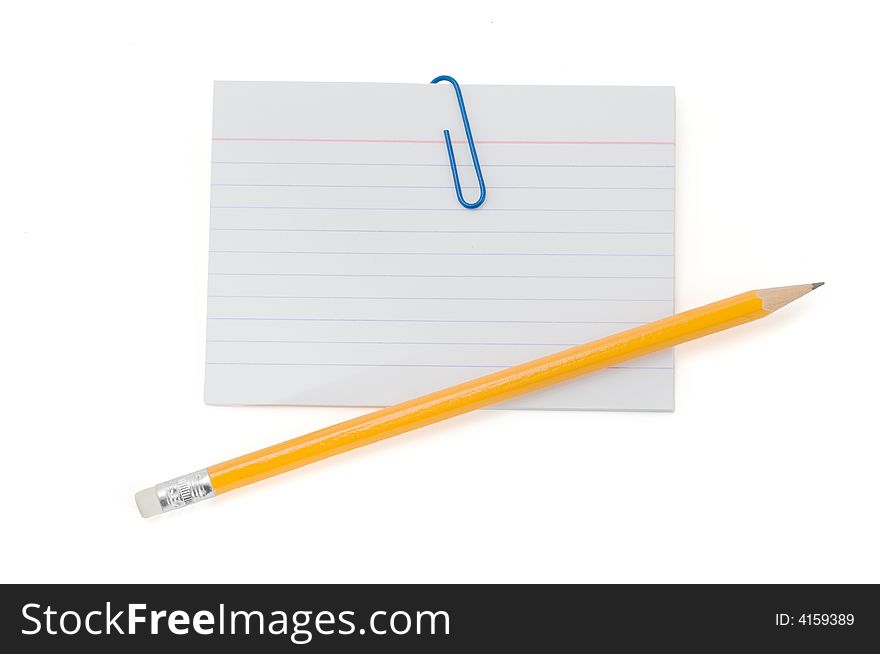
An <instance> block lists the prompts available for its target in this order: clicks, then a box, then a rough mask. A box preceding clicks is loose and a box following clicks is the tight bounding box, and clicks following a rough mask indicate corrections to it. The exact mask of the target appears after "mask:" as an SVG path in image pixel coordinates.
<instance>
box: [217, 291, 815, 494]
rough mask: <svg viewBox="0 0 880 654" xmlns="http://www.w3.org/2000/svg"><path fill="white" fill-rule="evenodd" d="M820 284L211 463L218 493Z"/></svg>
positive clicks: (711, 326) (767, 308)
mask: <svg viewBox="0 0 880 654" xmlns="http://www.w3.org/2000/svg"><path fill="white" fill-rule="evenodd" d="M820 285H821V283H818V284H801V285H799V286H784V287H779V288H767V289H761V290H758V291H748V292H746V293H742V294H740V295H735V296H733V297H730V298H727V299H725V300H720V301H718V302H713V303H712V304H707V305H706V306H703V307H699V308H697V309H691V310H690V311H685V312H683V313H678V314H675V315H673V316H669V317H668V318H663V319H662V320H658V321H656V322H652V323H649V324H646V325H640V326H639V327H634V328H633V329H629V330H627V331H624V332H620V333H618V334H613V335H611V336H607V337H605V338H601V339H598V340H596V341H592V342H590V343H586V344H584V345H578V346H575V347H572V348H569V349H566V350H562V351H561V352H556V353H554V354H551V355H549V356H545V357H543V358H540V359H536V360H534V361H529V362H527V363H523V364H520V365H518V366H513V367H512V368H508V369H506V370H501V371H498V372H494V373H491V374H488V375H484V376H483V377H478V378H477V379H472V380H470V381H467V382H464V383H461V384H458V385H456V386H452V387H450V388H447V389H444V390H440V391H436V392H434V393H429V394H427V395H423V396H422V397H418V398H415V399H413V400H409V401H407V402H403V403H401V404H397V405H395V406H391V407H387V408H384V409H379V410H378V411H374V412H372V413H368V414H366V415H363V416H360V417H357V418H354V419H352V420H348V421H346V422H342V423H340V424H338V425H333V426H332V427H327V428H325V429H321V430H319V431H316V432H312V433H311V434H306V435H305V436H300V437H299V438H294V439H291V440H289V441H285V442H283V443H279V444H277V445H273V446H271V447H267V448H264V449H262V450H258V451H256V452H252V453H250V454H246V455H244V456H241V457H238V458H236V459H232V460H230V461H226V462H223V463H219V464H217V465H214V466H211V467H209V468H208V474H209V475H210V478H211V483H212V484H213V487H214V490H215V492H216V493H218V494H220V493H224V492H226V491H229V490H232V489H234V488H238V487H240V486H244V485H246V484H250V483H253V482H255V481H259V480H261V479H266V478H267V477H271V476H274V475H277V474H280V473H282V472H287V471H288V470H292V469H294V468H299V467H301V466H304V465H307V464H309V463H313V462H314V461H318V460H320V459H324V458H327V457H329V456H333V455H335V454H340V453H342V452H345V451H348V450H351V449H354V448H357V447H361V446H363V445H367V444H369V443H374V442H376V441H379V440H382V439H385V438H389V437H391V436H396V435H397V434H401V433H404V432H407V431H412V430H413V429H418V428H419V427H423V426H425V425H429V424H431V423H434V422H438V421H440V420H444V419H446V418H450V417H452V416H456V415H460V414H462V413H466V412H468V411H472V410H474V409H478V408H481V407H485V406H488V405H490V404H496V403H498V402H503V401H505V400H509V399H511V398H513V397H517V396H519V395H523V394H525V393H530V392H532V391H536V390H538V389H541V388H545V387H547V386H551V385H553V384H557V383H559V382H562V381H565V380H568V379H572V378H574V377H578V376H581V375H584V374H587V373H590V372H594V371H596V370H601V369H603V368H607V367H609V366H613V365H617V364H620V363H622V362H624V361H629V360H630V359H634V358H636V357H641V356H645V355H646V354H651V353H652V352H657V351H659V350H663V349H666V348H668V347H672V346H675V345H678V344H679V343H684V342H686V341H690V340H693V339H695V338H699V337H701V336H706V335H707V334H712V333H715V332H718V331H721V330H724V329H728V328H730V327H735V326H736V325H741V324H743V323H746V322H750V321H752V320H757V319H759V318H763V317H765V316H767V315H769V314H770V313H772V312H774V311H776V310H777V309H779V308H781V307H783V306H785V305H786V304H788V303H789V302H792V301H794V300H796V299H797V298H799V297H801V296H803V295H805V294H806V293H808V292H810V291H811V290H813V289H814V288H817V287H818V286H820Z"/></svg>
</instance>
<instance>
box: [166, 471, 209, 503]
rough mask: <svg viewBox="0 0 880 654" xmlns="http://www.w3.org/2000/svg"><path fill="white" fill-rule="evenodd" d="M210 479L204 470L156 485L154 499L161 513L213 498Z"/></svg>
mask: <svg viewBox="0 0 880 654" xmlns="http://www.w3.org/2000/svg"><path fill="white" fill-rule="evenodd" d="M214 494H215V493H214V487H213V486H212V485H211V477H210V476H209V475H208V471H207V470H205V469H202V470H197V471H196V472H191V473H189V474H188V475H183V476H182V477H175V478H174V479H170V480H168V481H164V482H162V483H161V484H156V498H157V499H158V500H159V507H160V508H161V509H162V513H167V512H168V511H173V510H174V509H179V508H181V507H184V506H189V505H190V504H195V503H196V502H201V501H202V500H206V499H208V498H210V497H214Z"/></svg>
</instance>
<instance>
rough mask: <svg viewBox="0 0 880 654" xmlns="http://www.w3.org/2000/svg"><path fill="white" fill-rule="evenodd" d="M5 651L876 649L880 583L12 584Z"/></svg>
mask: <svg viewBox="0 0 880 654" xmlns="http://www.w3.org/2000/svg"><path fill="white" fill-rule="evenodd" d="M0 588H2V603H0V624H2V633H0V645H2V646H3V651H7V652H19V651H25V650H28V651H40V652H52V651H67V650H73V649H76V650H77V651H79V650H80V649H83V648H85V649H84V651H89V652H119V651H120V648H121V647H125V646H128V645H138V646H141V645H142V646H145V647H148V648H150V649H151V650H155V651H161V652H163V653H168V652H193V651H203V648H210V650H212V651H227V650H229V651H242V648H246V651H247V652H249V653H250V652H264V651H265V652H295V651H306V652H335V651H360V650H363V649H364V648H367V649H368V650H372V649H374V648H375V649H379V650H381V651H389V652H413V651H418V652H423V651H424V652H435V651H452V650H454V649H458V648H461V647H464V648H471V647H475V646H485V647H491V648H492V649H493V650H496V651H503V648H515V649H516V651H557V650H565V651H574V650H580V649H586V648H591V647H601V648H602V649H603V651H608V650H612V651H632V650H634V649H637V648H638V649H640V650H641V649H644V648H645V647H649V648H650V649H651V650H654V649H660V648H662V649H671V650H672V651H679V652H680V651H700V652H706V651H717V650H718V649H722V648H723V649H725V650H729V649H730V648H738V649H741V650H742V651H799V652H803V651H837V652H844V651H845V652H851V651H866V650H865V648H866V647H877V645H878V643H880V596H878V592H877V591H878V588H877V586H869V585H864V586H843V585H821V586H820V585H786V586H771V585H768V586H762V585H733V586H721V585H673V586H656V585H652V586H640V585H632V586H617V585H608V586H602V585H600V586H574V585H572V586H549V585H494V586H467V585H331V586H317V585H316V586H309V585H307V586H296V585H270V586H259V585H18V586H15V585H13V586H3V587H0Z"/></svg>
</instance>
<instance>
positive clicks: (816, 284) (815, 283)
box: [813, 282, 825, 291]
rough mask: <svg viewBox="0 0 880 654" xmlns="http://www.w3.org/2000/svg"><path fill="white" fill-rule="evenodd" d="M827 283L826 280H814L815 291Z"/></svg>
mask: <svg viewBox="0 0 880 654" xmlns="http://www.w3.org/2000/svg"><path fill="white" fill-rule="evenodd" d="M823 284H825V282H813V290H814V291H815V290H816V289H817V288H819V287H820V286H822V285H823Z"/></svg>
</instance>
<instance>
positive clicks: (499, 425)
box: [0, 0, 880, 582]
mask: <svg viewBox="0 0 880 654" xmlns="http://www.w3.org/2000/svg"><path fill="white" fill-rule="evenodd" d="M877 24H878V15H877V13H876V10H875V8H874V7H872V6H871V3H867V2H866V3H863V4H861V3H854V2H840V1H838V2H833V3H832V2H828V3H825V4H824V5H823V4H820V3H813V2H772V3H771V2H766V1H765V0H764V1H760V2H747V1H740V2H737V3H732V4H730V5H721V4H719V3H708V2H665V3H656V2H613V3H605V2H603V3H595V2H572V3H561V2H551V1H546V0H544V1H542V2H530V3H527V4H526V3H516V2H510V1H507V2H492V3H485V2H461V3H458V2H453V1H452V0H444V2H436V3H431V4H427V3H420V2H401V3H382V2H352V3H338V2H309V3H294V2H257V1H250V2H240V3H227V2H204V3H195V2H193V3H181V2H151V3H137V4H135V3H126V2H107V3H95V2H91V3H88V2H86V3H83V2H78V3H70V2H58V3H39V2H33V3H20V4H18V6H17V7H15V8H11V7H10V6H8V5H7V6H5V7H4V9H3V10H2V17H0V61H2V62H3V76H2V83H0V89H2V91H0V94H2V97H3V99H2V101H0V132H2V134H0V137H2V138H0V167H2V168H0V178H2V194H0V207H2V240H0V283H2V304H0V314H2V319H0V398H2V399H0V403H2V404H0V435H2V446H3V451H2V456H0V461H2V470H0V476H2V481H0V484H2V488H0V491H2V495H0V505H2V512H0V520H2V523H0V524H2V541H0V548H2V556H0V580H2V581H4V582H11V581H21V582H48V581H94V582H99V581H100V582H152V581H184V582H186V581H211V582H222V581H235V582H244V581H264V582H268V581H278V582H334V581H337V582H341V581H381V582H429V581H441V582H452V581H470V582H488V581H501V582H513V581H548V582H551V581H552V582H574V581H578V582H660V581H667V582H705V581H724V582H747V581H748V582H808V581H812V582H867V581H872V582H880V557H878V556H877V552H878V551H880V520H878V513H880V512H878V491H880V484H878V455H880V444H878V438H877V436H878V433H880V430H878V429H877V412H876V402H877V397H878V394H877V391H878V383H877V376H878V372H880V370H878V366H880V361H878V351H877V345H876V342H877V325H876V321H877V318H878V311H877V306H876V305H877V300H876V297H877V296H876V281H875V278H876V275H877V265H876V262H877V253H878V248H880V241H878V236H880V229H878V223H880V212H878V205H880V202H878V194H880V176H878V172H880V164H878V162H880V127H878V126H880V94H878V84H877V81H878V80H877V63H878V61H880V47H878V41H877V34H876V26H877ZM443 73H445V74H451V75H454V76H456V77H457V78H458V79H459V81H461V82H462V83H465V84H467V83H471V84H491V83H498V84H516V83H522V84H660V85H674V86H675V87H676V90H677V110H678V118H677V128H678V138H677V142H678V146H677V156H678V171H677V172H678V179H677V188H678V194H677V230H678V234H677V255H678V258H677V275H678V280H677V287H676V294H677V305H678V307H679V308H680V309H684V308H689V307H693V306H696V305H699V304H702V303H705V302H708V301H712V300H715V299H717V298H719V297H722V296H726V295H731V294H734V293H738V292H740V291H744V290H748V289H751V288H756V287H761V286H775V285H784V284H791V283H801V282H812V281H819V280H824V281H825V282H827V286H825V287H824V288H822V289H821V290H820V291H817V292H816V293H813V294H812V295H810V296H808V297H806V298H804V299H802V300H800V301H798V302H797V303H796V304H795V305H792V306H790V307H788V308H787V309H785V310H784V311H782V312H780V313H778V314H777V315H776V316H774V317H772V318H771V319H768V320H764V321H761V322H760V323H754V324H752V325H748V326H745V327H741V328H738V329H736V330H733V331H730V332H727V333H724V334H721V335H718V336H715V337H712V338H710V339H704V340H703V341H700V342H697V343H693V344H690V345H687V346H683V347H681V348H679V353H678V371H677V392H676V399H677V410H676V412H675V413H673V414H638V413H551V412H481V413H478V414H474V415H470V416H465V417H462V418H459V419H456V420H455V421H454V422H450V423H447V424H440V425H435V426H433V427H431V428H427V429H424V430H422V431H421V432H418V433H414V434H410V435H407V436H402V437H398V438H396V439H392V440H390V441H386V442H384V443H381V444H377V445H373V446H370V447H368V448H365V449H362V450H359V451H357V452H353V453H349V454H347V455H344V456H341V457H336V458H334V459H331V460H327V461H324V462H321V463H318V464H315V465H312V466H310V467H308V468H306V469H303V470H301V471H298V472H295V473H292V474H289V475H286V476H282V477H278V478H275V479H273V480H271V481H268V482H264V483H262V484H259V485H256V486H251V487H249V488H247V489H243V490H241V491H238V492H236V493H231V494H229V495H226V496H223V497H221V498H220V499H216V500H213V501H210V502H207V503H205V504H202V505H200V506H198V507H194V508H190V509H188V510H184V511H178V512H176V513H174V514H170V515H166V516H161V517H158V518H154V519H152V520H143V519H141V518H140V516H139V515H138V512H137V511H136V509H135V507H134V503H133V501H132V494H133V493H134V492H135V491H137V490H139V489H141V488H143V487H146V486H150V485H152V484H154V483H156V482H158V481H161V480H163V479H167V478H168V477H171V476H173V475H175V474H178V473H182V472H186V471H190V470H193V469H197V468H200V467H203V466H206V465H210V464H212V463H215V462H217V461H221V460H224V459H226V458H229V457H231V456H235V455H238V454H241V453H244V452H246V451H249V450H251V449H255V448H257V447H261V446H264V445H267V444H270V443H273V442H275V441H278V440H283V439H285V438H288V437H291V436H294V435H297V434H300V433H304V432H307V431H309V430H312V429H316V428H319V427H322V426H325V425H327V424H330V423H332V422H336V421H339V420H341V419H344V418H348V417H352V416H354V415H357V414H358V413H359V412H360V411H359V410H355V409H310V408H296V407H288V408H221V407H207V406H205V405H204V404H203V403H202V399H201V396H202V384H203V364H204V350H205V346H204V336H205V306H206V300H205V296H206V272H207V270H206V268H207V250H208V204H209V202H208V200H209V190H210V189H209V173H210V165H209V162H210V146H211V92H212V82H213V80H215V79H233V80H336V81H387V82H423V81H424V82H427V81H429V80H430V79H431V78H433V77H434V76H435V75H438V74H443ZM872 321H873V322H874V324H873V325H872V324H871V322H872Z"/></svg>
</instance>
